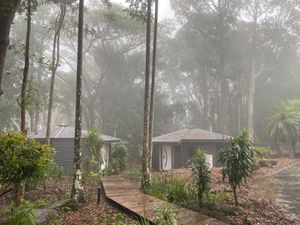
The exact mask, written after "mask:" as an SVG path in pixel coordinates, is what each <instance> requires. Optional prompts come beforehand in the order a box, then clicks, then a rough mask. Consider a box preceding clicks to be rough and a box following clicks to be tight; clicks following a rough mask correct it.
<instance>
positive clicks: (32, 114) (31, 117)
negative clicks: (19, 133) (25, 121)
mask: <svg viewBox="0 0 300 225" xmlns="http://www.w3.org/2000/svg"><path fill="white" fill-rule="evenodd" d="M34 112H35V110H34V107H32V109H30V110H29V119H30V133H33V132H34V120H35V116H34Z"/></svg>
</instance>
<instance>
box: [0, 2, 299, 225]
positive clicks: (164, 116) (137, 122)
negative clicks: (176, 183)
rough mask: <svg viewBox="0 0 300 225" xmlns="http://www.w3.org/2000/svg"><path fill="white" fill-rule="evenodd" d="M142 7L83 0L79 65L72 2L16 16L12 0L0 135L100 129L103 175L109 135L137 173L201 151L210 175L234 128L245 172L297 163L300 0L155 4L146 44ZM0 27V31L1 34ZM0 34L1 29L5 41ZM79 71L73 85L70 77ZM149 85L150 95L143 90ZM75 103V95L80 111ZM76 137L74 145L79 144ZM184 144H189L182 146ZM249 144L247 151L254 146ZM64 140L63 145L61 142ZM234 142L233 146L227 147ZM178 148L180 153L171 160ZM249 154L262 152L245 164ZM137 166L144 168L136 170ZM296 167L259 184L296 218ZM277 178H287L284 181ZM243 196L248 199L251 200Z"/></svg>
mask: <svg viewBox="0 0 300 225" xmlns="http://www.w3.org/2000/svg"><path fill="white" fill-rule="evenodd" d="M157 1H158V0H157ZM130 3H131V4H130ZM0 4H1V3H0ZM145 5H146V3H145V1H142V0H128V1H125V0H123V1H122V0H112V1H109V0H103V1H99V0H86V5H85V8H84V25H83V38H82V39H83V49H82V51H83V53H82V65H81V64H80V61H81V60H78V58H79V59H80V56H81V54H80V51H78V49H79V48H78V46H80V41H78V33H79V32H78V28H79V25H78V24H79V22H78V12H79V8H80V7H79V5H78V2H77V1H71V0H63V2H60V1H58V0H57V1H46V2H44V3H43V4H40V3H39V1H37V2H36V1H34V2H33V5H32V14H30V13H27V14H26V12H25V9H26V4H25V5H24V4H21V5H20V8H19V13H16V15H15V17H14V20H13V23H12V25H11V31H10V34H9V35H8V33H9V32H7V31H8V30H9V26H10V24H9V26H7V24H8V23H9V22H10V21H8V22H7V24H5V23H4V22H3V23H2V21H0V69H1V68H2V65H3V63H2V62H1V60H2V61H4V60H5V64H4V69H3V78H2V79H1V76H0V81H2V84H1V82H0V133H1V134H2V133H6V132H9V131H15V130H21V131H22V132H23V133H25V134H28V136H29V137H34V135H40V136H43V137H44V136H45V135H46V133H48V134H49V133H51V132H50V131H52V129H53V130H56V131H57V130H58V131H59V132H58V133H57V135H56V136H55V137H54V138H57V137H59V135H62V136H63V133H62V131H63V129H64V128H65V131H66V133H68V134H69V133H71V132H72V135H73V133H75V132H74V130H75V128H74V127H77V128H78V127H80V126H81V125H82V131H83V132H82V133H83V134H85V135H87V134H88V132H89V131H91V130H92V131H95V132H96V133H97V132H98V133H100V134H102V135H103V137H104V135H109V136H106V138H108V139H109V140H108V144H107V143H105V144H106V145H105V148H107V149H106V150H105V153H103V152H102V153H103V154H108V155H109V156H107V158H105V160H106V161H105V163H106V164H105V165H104V164H103V165H104V166H103V165H102V167H101V165H100V164H101V163H100V161H101V159H102V158H101V157H104V156H102V155H101V154H100V152H101V151H104V150H103V148H102V147H99V146H100V144H99V146H98V147H99V149H100V150H99V154H98V164H99V165H97V166H99V168H100V169H99V170H98V171H97V172H99V171H100V172H101V173H102V172H103V171H102V170H104V169H108V167H109V166H110V163H111V162H110V161H109V157H110V155H111V152H110V151H111V149H112V146H113V144H112V142H119V141H120V140H122V141H124V143H125V144H124V146H125V147H126V148H127V147H128V149H129V150H128V152H129V153H128V154H129V161H130V163H132V164H131V166H136V165H138V166H139V168H140V167H141V166H140V165H141V164H143V169H144V171H148V172H147V173H149V174H150V171H151V169H149V168H150V166H151V162H147V160H149V161H150V160H152V159H153V168H154V169H156V170H172V169H178V168H182V167H188V166H190V164H189V163H190V160H191V159H192V157H193V156H194V155H195V152H196V149H198V148H199V147H201V148H203V149H204V150H205V157H206V158H205V159H203V160H202V162H203V164H205V163H206V161H205V160H207V159H208V158H209V161H210V164H209V169H207V171H208V173H210V171H211V168H213V169H215V168H214V167H218V166H220V160H219V158H221V157H219V151H220V150H221V149H226V147H228V146H229V145H230V144H232V143H233V142H232V143H231V142H230V141H233V139H231V138H232V137H234V136H238V135H240V134H242V135H244V134H245V136H241V139H242V141H245V139H247V140H246V141H245V142H246V144H245V145H244V146H243V147H244V148H245V146H246V147H248V146H251V149H250V147H249V149H250V150H251V154H248V157H250V156H249V155H251V157H252V158H251V160H253V162H252V161H251V160H248V159H245V160H244V161H247V162H248V161H251V162H252V163H253V165H254V164H255V163H256V164H255V168H256V167H260V166H261V167H269V168H270V170H272V171H271V172H272V173H273V172H274V171H277V170H281V169H282V168H283V167H285V166H288V165H289V164H290V163H291V164H292V163H295V162H296V161H297V160H296V157H295V156H297V155H299V153H300V149H299V147H298V146H299V143H298V142H299V137H300V88H299V87H300V54H299V53H300V19H299V18H300V5H299V1H298V0H276V1H275V0H226V1H222V0H219V1H217V0H208V1H205V0H202V1H200V0H161V1H159V8H158V18H159V19H158V30H157V36H156V38H157V42H155V41H154V40H155V38H154V37H155V36H154V34H155V29H154V18H155V13H154V9H153V10H152V17H151V18H152V20H151V22H150V21H149V20H148V24H150V25H151V30H148V31H149V32H150V34H149V32H148V34H149V36H150V37H151V39H149V38H148V37H149V36H147V32H146V25H147V23H146V22H147V18H150V16H148V17H146V16H145V15H147V14H146V9H147V7H146V6H147V5H146V6H145ZM154 5H155V4H153V6H154ZM2 6H3V5H1V7H2ZM1 7H0V16H1V12H2V14H3V15H4V14H5V15H6V13H3V10H2V9H3V8H5V7H8V6H3V7H2V8H1ZM1 10H2V11H1ZM9 12H10V11H8V13H9ZM149 12H150V11H149ZM28 15H32V18H31V33H30V34H31V36H30V40H29V39H28V38H29V36H28V35H27V40H28V42H27V45H26V44H25V43H26V41H25V40H26V33H27V32H28V31H29V29H28V28H27V26H28V23H27V21H30V19H29V18H30V17H28ZM148 15H150V13H149V14H148ZM1 18H2V17H0V20H1ZM11 20H12V18H11ZM4 25H6V28H7V29H6V30H5V29H2V28H3V26H4ZM1 29H2V30H1ZM3 33H5V34H6V35H7V37H8V36H9V45H8V46H6V44H7V43H8V40H7V38H5V37H4V36H5V34H3ZM28 34H29V32H28ZM79 39H80V36H79ZM153 39H154V40H153ZM146 40H148V41H149V42H150V49H149V48H147V46H148V45H147V43H148V44H149V42H147V41H146ZM154 43H155V44H157V48H156V51H157V52H156V53H157V54H156V55H155V54H154V52H155V51H154V48H153V46H154ZM4 45H5V46H4ZM3 46H4V47H5V48H4V47H3ZM6 47H7V48H6ZM3 49H4V50H5V51H4V50H3ZM6 49H7V53H6V54H5V52H6ZM79 50H80V49H79ZM28 52H29V54H26V53H28ZM147 53H149V54H147ZM24 55H25V59H24ZM153 55H154V57H153ZM146 56H147V57H146ZM154 62H155V63H156V67H154V66H153V65H155V63H154ZM24 64H25V67H24ZM81 66H82V90H80V88H78V86H80V84H79V83H80V82H78V81H79V80H80V79H77V78H78V77H79V78H80V71H81V69H80V68H81ZM27 68H29V73H28V79H27V80H26V79H24V77H25V74H26V69H27ZM0 74H1V73H0ZM154 78H155V82H154ZM24 83H26V85H27V86H24ZM154 83H155V85H154ZM152 84H153V92H151V91H150V88H147V87H148V86H151V85H152ZM76 85H77V88H76ZM147 85H148V86H147ZM1 89H3V93H4V94H3V95H2V91H1ZM76 94H77V103H78V104H76ZM151 94H153V96H152V97H153V98H151V97H149V95H150V96H151ZM78 99H81V101H82V115H81V114H80V113H81V108H80V106H81V105H80V104H79V103H80V101H79V100H78ZM151 99H154V100H153V101H154V105H153V107H151ZM149 105H150V106H149ZM76 107H77V108H76ZM152 109H153V111H154V113H153V116H152V115H151V110H152ZM76 110H77V116H76ZM149 111H150V112H149ZM79 114H80V115H79ZM149 114H150V115H149ZM78 115H79V116H78ZM75 119H77V120H75ZM80 119H82V122H80ZM152 119H153V121H152ZM75 121H77V123H76V122H75ZM149 121H150V122H149ZM75 123H76V124H75ZM151 124H153V131H151V126H150V125H151ZM47 127H48V128H49V129H48V132H46V130H47ZM57 127H59V129H57ZM66 127H67V128H66ZM149 127H150V129H149ZM50 128H51V129H50ZM72 129H73V130H72ZM78 130H80V129H77V131H76V135H78V136H76V137H79V132H78ZM152 133H153V134H152ZM164 134H165V135H164ZM52 135H53V134H52ZM97 135H98V134H96V135H95V136H96V137H98V136H97ZM248 135H249V136H248ZM40 136H39V137H40ZM50 136H51V135H50ZM66 136H67V135H66ZM200 136H201V138H202V139H201V138H200V139H201V141H202V142H201V143H200V142H198V141H199V140H198V139H199V137H200ZM82 137H83V138H86V137H87V136H84V135H82ZM99 137H100V135H99ZM149 137H150V138H149ZM152 137H153V138H155V137H156V139H154V140H156V142H155V141H153V142H152V139H151V138H152ZM244 137H245V139H243V138H244ZM176 138H177V139H176ZM69 139H72V138H69ZM48 140H50V138H49V139H48ZM72 140H73V139H72ZM74 140H75V141H76V143H75V146H78V148H77V150H78V149H80V147H79V146H80V140H81V139H80V138H75V139H74ZM186 140H188V141H186ZM238 140H240V139H238ZM184 141H186V142H188V143H187V145H186V146H185V145H184V144H183V143H184ZM248 141H249V142H248ZM100 142H101V140H99V143H100ZM49 143H50V141H49ZM152 143H153V146H152ZM199 143H200V144H199ZM77 144H78V145H77ZM114 144H115V143H114ZM122 144H123V142H122ZM143 144H144V145H143ZM252 144H253V146H254V145H255V146H256V147H255V149H254V148H253V149H254V150H253V149H252ZM73 145H74V144H73V142H72V144H71V145H70V146H71V147H72V148H73V147H74V146H73ZM124 146H121V147H120V148H121V149H123V147H124ZM236 146H237V145H234V143H233V144H232V146H231V147H232V149H234V147H236ZM125 147H124V148H125ZM152 147H153V148H152ZM105 148H104V149H105ZM206 148H207V149H206ZM2 149H3V148H2ZM66 149H67V148H66ZM237 149H238V150H240V149H239V148H237ZM257 149H258V150H257ZM0 150H1V148H0ZM141 150H143V151H141ZM152 150H153V158H151V157H152V156H151V153H150V152H152ZM252 150H253V151H252ZM256 150H257V151H256ZM75 151H76V149H75ZM93 151H94V150H93ZM124 151H125V150H124ZM126 151H127V150H126ZM126 151H125V152H126ZM176 151H177V153H178V152H180V154H179V153H178V155H176ZM259 151H261V152H260V153H261V154H262V155H260V153H257V152H259ZM141 152H143V153H144V155H143V157H144V158H143V160H141V159H142V157H141ZM76 154H77V153H76ZM93 154H95V153H93ZM147 154H148V155H147ZM155 154H156V155H155ZM199 154H200V153H199ZM78 155H80V154H79V153H78ZM232 155H234V154H232ZM63 156H65V155H63ZM148 156H149V157H148ZM275 156H276V157H277V156H280V157H281V156H285V158H283V159H282V158H279V159H278V158H277V159H276V160H275V161H274V160H273V159H271V158H272V157H275ZM291 156H293V157H291ZM126 157H127V156H126ZM155 157H156V158H155ZM176 157H177V158H176ZM201 157H202V156H201ZM203 157H204V153H203ZM255 157H257V158H259V157H260V158H259V160H258V161H255V162H254V158H255ZM257 158H255V160H256V159H257ZM265 158H267V159H265ZM69 159H70V158H69ZM76 160H78V161H77V162H78V163H74V164H75V165H76V166H78V168H76V169H78V171H79V172H78V174H81V172H80V170H81V162H80V157H77V158H76ZM126 160H127V159H126ZM155 160H156V161H155ZM164 160H165V161H164ZM265 160H266V161H265ZM71 161H72V160H71ZM119 161H122V160H120V159H119ZM236 161H239V160H236ZM241 161H243V160H241ZM126 162H127V161H126ZM72 163H73V161H72V162H71V164H70V165H69V166H70V168H72V167H73V164H72ZM260 163H261V164H260ZM281 163H282V164H281ZM146 164H147V166H149V168H146V169H145V165H146ZM162 164H164V165H162ZM253 165H251V166H249V168H247V169H245V171H246V172H245V174H246V173H248V169H249V171H250V170H251V172H253V170H254V169H253V168H254V166H253ZM299 165H300V164H299V163H298V164H296V163H295V164H293V166H294V167H291V168H292V169H290V170H286V171H287V172H286V171H283V172H282V173H279V174H277V175H276V176H272V175H273V174H272V175H270V176H269V178H268V179H266V180H264V179H262V181H261V182H260V183H257V184H258V185H259V186H258V187H259V189H260V188H261V189H262V190H263V191H264V192H265V194H264V195H268V191H269V190H272V194H273V193H275V194H274V195H275V196H271V197H272V198H274V200H278V199H279V200H281V201H288V204H287V205H288V207H289V208H288V210H290V212H293V213H295V214H297V212H298V215H299V207H300V206H299V204H298V203H297V202H295V201H299V197H298V196H299V194H297V196H296V197H295V193H298V192H299V188H298V189H296V186H297V185H298V184H299V182H300V181H299V175H298V171H299ZM126 166H127V165H126ZM126 166H124V168H125V167H126ZM155 166H156V167H155ZM79 167H80V168H79ZM106 167H107V168H106ZM103 168H104V169H103ZM234 168H239V167H234ZM293 168H295V170H294V169H293ZM109 169H111V168H109ZM122 169H123V166H122ZM147 169H148V170H147ZM273 170H274V171H273ZM144 171H143V172H144ZM220 171H221V170H218V171H217V172H219V175H220V174H221V172H220ZM236 171H238V170H236ZM267 171H268V169H267ZM291 171H292V172H291ZM295 171H296V172H295ZM185 172H186V171H185ZM189 172H191V171H189ZM225 172H226V171H225ZM263 172H265V171H263ZM263 172H262V173H263ZM277 172H278V171H277ZM265 173H266V172H265ZM76 174H77V173H75V175H76ZM144 174H146V173H144ZM144 174H143V176H144ZM249 174H250V172H249ZM249 174H247V175H249ZM256 175H257V174H256ZM259 175H260V174H259V173H258V177H259ZM146 176H147V174H146V175H145V177H146ZM220 176H221V175H220ZM249 176H250V175H249ZM77 177H80V175H78V176H77V175H76V176H75V179H77ZM149 177H150V176H149ZM256 178H257V177H255V179H256ZM259 178H261V177H259ZM263 178H264V177H263ZM78 179H79V178H78ZM80 179H81V178H80ZM143 179H144V178H143ZM149 179H150V178H149ZM214 179H215V177H214ZM220 179H221V178H220ZM241 180H243V179H241ZM291 180H292V181H291ZM285 181H289V182H290V181H291V182H294V183H292V184H291V183H290V184H288V185H286V182H285ZM218 182H219V181H218ZM19 183H21V182H20V181H19ZM75 183H76V182H75ZM219 183H220V182H219ZM142 184H143V183H142ZM198 184H199V183H198ZM20 185H21V184H20ZM79 186H80V185H79ZM237 186H239V185H237ZM274 186H276V188H274ZM298 186H299V185H298ZM186 187H187V186H184V188H186ZM235 187H236V186H235ZM0 188H2V187H1V186H0ZM291 189H293V190H294V192H293V191H291ZM224 190H225V188H224ZM222 191H223V190H222ZM223 192H224V193H225V191H223ZM223 192H222V193H223ZM234 192H235V188H234ZM224 193H223V194H224ZM194 194H195V193H194V191H193V195H194ZM214 194H216V193H214ZM226 194H227V193H225V194H224V195H225V197H226ZM234 194H236V193H234ZM247 194H249V193H247ZM269 194H270V193H269ZM216 196H217V194H216ZM216 196H214V198H217V197H216ZM221 197H222V196H221ZM235 197H236V196H235ZM246 198H247V199H246V200H247V201H248V200H249V199H250V200H251V198H252V197H251V196H250V197H249V198H248V196H246ZM295 199H296V200H295ZM250 200H249V201H250ZM251 201H252V200H251ZM253 202H254V200H253ZM253 202H251V204H252V203H253ZM185 204H187V203H185ZM255 204H256V203H255ZM200 205H201V204H199V205H197V207H198V208H197V209H198V210H199V207H200ZM236 205H237V200H236ZM245 205H246V204H245ZM252 205H254V203H253V204H252ZM252 205H251V206H252ZM260 206H261V205H260ZM243 207H244V206H243ZM272 207H273V205H272ZM200 208H201V207H200ZM234 209H237V208H234ZM291 209H292V210H291ZM201 210H202V208H201ZM228 212H229V211H228ZM256 213H257V212H256ZM236 214H238V213H236ZM258 214H259V213H258ZM266 214H267V213H266ZM283 214H284V213H283ZM231 216H232V215H231ZM274 218H275V219H276V215H275V217H274ZM247 219H248V217H247ZM250 222H251V220H250ZM247 224H251V223H247ZM279 224H280V223H279ZM284 224H286V223H284ZM294 224H297V222H295V223H294Z"/></svg>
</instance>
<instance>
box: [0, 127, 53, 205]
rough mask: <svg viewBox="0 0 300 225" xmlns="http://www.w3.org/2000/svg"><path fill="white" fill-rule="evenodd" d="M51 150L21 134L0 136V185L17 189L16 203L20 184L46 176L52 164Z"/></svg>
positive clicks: (18, 198)
mask: <svg viewBox="0 0 300 225" xmlns="http://www.w3.org/2000/svg"><path fill="white" fill-rule="evenodd" d="M52 158H53V150H52V148H51V147H50V146H48V145H41V144H39V143H38V142H37V141H35V140H34V139H31V138H27V137H26V136H25V135H24V134H22V133H21V132H11V133H7V134H3V135H0V184H3V185H12V186H14V187H15V188H16V189H17V193H18V194H17V198H16V201H17V203H18V204H19V203H20V200H21V198H22V196H20V195H21V194H22V192H20V190H21V188H20V187H21V183H22V182H24V181H26V180H29V179H32V178H41V177H45V176H46V175H47V172H48V169H49V166H50V164H51V162H52Z"/></svg>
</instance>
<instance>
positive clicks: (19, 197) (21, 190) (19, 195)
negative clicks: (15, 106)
mask: <svg viewBox="0 0 300 225" xmlns="http://www.w3.org/2000/svg"><path fill="white" fill-rule="evenodd" d="M30 33H31V0H28V1H27V33H26V44H25V54H24V57H25V63H24V70H23V80H22V90H21V132H22V133H24V134H26V135H27V128H26V91H27V83H28V71H29V49H30ZM24 195H25V186H24V182H20V183H19V184H17V187H16V198H15V202H16V205H20V204H21V203H22V201H23V200H24Z"/></svg>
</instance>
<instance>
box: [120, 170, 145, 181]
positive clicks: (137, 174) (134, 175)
mask: <svg viewBox="0 0 300 225" xmlns="http://www.w3.org/2000/svg"><path fill="white" fill-rule="evenodd" d="M122 176H123V177H124V178H126V179H127V180H134V181H139V180H141V176H142V173H141V171H140V170H136V169H133V170H126V171H125V172H124V173H123V174H122Z"/></svg>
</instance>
